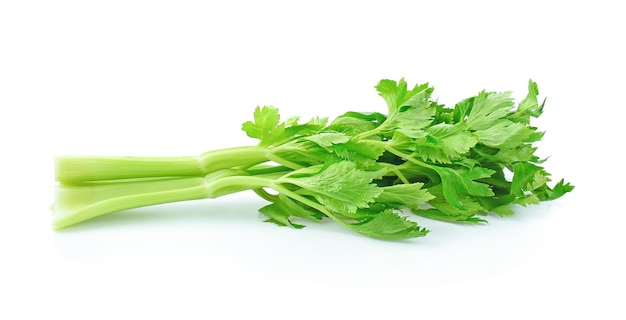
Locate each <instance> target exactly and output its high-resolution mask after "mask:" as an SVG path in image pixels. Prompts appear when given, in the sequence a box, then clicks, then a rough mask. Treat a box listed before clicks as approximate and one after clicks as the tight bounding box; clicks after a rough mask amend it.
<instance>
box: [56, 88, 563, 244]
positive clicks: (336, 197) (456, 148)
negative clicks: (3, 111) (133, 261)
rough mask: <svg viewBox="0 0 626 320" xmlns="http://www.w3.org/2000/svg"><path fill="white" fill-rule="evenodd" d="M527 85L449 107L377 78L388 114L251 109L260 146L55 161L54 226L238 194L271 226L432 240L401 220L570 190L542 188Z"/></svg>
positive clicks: (453, 215) (457, 216) (428, 91)
mask: <svg viewBox="0 0 626 320" xmlns="http://www.w3.org/2000/svg"><path fill="white" fill-rule="evenodd" d="M528 88H529V92H528V95H527V96H526V98H524V99H523V100H522V101H521V102H519V103H518V104H517V105H516V104H515V102H514V101H513V99H512V97H511V93H510V92H486V91H482V92H480V93H478V94H477V95H476V96H473V97H470V98H467V99H465V100H463V101H461V102H459V103H457V104H456V105H455V106H454V107H453V108H447V107H445V106H444V105H441V104H439V103H437V101H435V100H433V99H432V98H431V95H432V92H433V88H432V87H430V86H429V85H428V84H421V85H416V86H414V87H413V88H409V87H408V86H407V83H406V82H405V81H404V79H401V80H400V81H392V80H382V81H380V82H379V83H378V85H377V86H376V89H377V90H378V92H379V94H380V96H381V97H382V98H383V99H384V100H385V101H386V104H387V113H386V114H382V113H378V112H373V113H363V112H347V113H345V114H343V115H341V116H339V117H337V118H336V119H334V120H333V121H332V122H329V121H328V119H326V118H315V119H311V120H310V121H308V122H300V121H299V119H298V118H295V117H293V118H288V119H286V120H285V121H281V118H280V115H279V113H278V109H276V108H274V107H271V106H266V107H257V108H256V110H255V112H254V119H253V121H248V122H246V123H244V124H243V130H244V131H245V132H246V133H247V135H248V136H250V137H252V138H255V139H258V141H259V142H258V144H257V145H256V146H247V147H236V148H231V149H222V150H214V151H209V152H206V153H204V154H201V155H199V156H192V157H80V156H58V157H57V158H56V180H57V181H58V185H57V186H56V194H55V204H54V206H53V225H54V227H55V228H57V229H58V228H65V227H68V226H71V225H73V224H76V223H79V222H81V221H85V220H88V219H91V218H94V217H97V216H100V215H103V214H107V213H111V212H116V211H121V210H126V209H131V208H136V207H141V206H148V205H155V204H161V203H167V202H174V201H183V200H193V199H203V198H216V197H220V196H223V195H226V194H230V193H234V192H240V191H244V190H253V191H254V192H255V193H256V194H258V195H259V196H261V197H262V198H264V199H265V200H267V201H268V202H269V204H268V205H266V206H265V207H263V208H261V209H260V210H259V211H260V212H261V213H262V214H264V215H265V216H267V217H268V219H267V221H269V222H272V223H275V224H278V225H281V226H291V227H294V228H302V227H303V225H302V222H300V221H304V220H311V221H319V220H321V219H324V218H330V219H332V220H334V221H336V222H337V223H339V224H341V225H343V226H345V227H346V228H348V229H350V230H353V231H356V232H358V233H360V234H363V235H366V236H369V237H373V238H377V239H386V240H400V239H407V238H414V237H421V236H424V235H426V234H427V233H428V232H429V231H428V230H426V229H425V228H422V227H420V226H419V225H418V224H417V222H415V221H414V220H412V219H408V217H407V215H406V214H405V213H406V212H412V213H413V214H415V215H417V216H421V217H426V218H430V219H437V220H442V221H450V222H465V223H481V222H485V220H484V216H485V215H487V214H488V213H490V212H493V213H496V214H498V215H500V216H506V215H511V214H513V210H512V209H511V206H512V205H515V204H518V205H523V206H526V205H529V204H537V203H539V202H540V201H543V200H551V199H556V198H558V197H560V196H562V195H564V194H565V193H567V192H569V191H571V190H572V189H573V186H571V185H570V184H569V183H565V181H564V180H560V181H559V182H558V183H556V184H555V185H554V186H553V187H550V186H548V183H549V182H550V174H549V173H548V172H546V171H545V170H544V169H543V168H542V166H541V164H542V162H543V161H545V160H542V159H540V158H538V157H537V156H536V155H535V151H536V147H533V145H532V143H533V142H536V141H539V140H540V139H541V138H542V136H543V132H540V131H537V128H536V127H533V126H531V125H530V119H531V118H534V117H538V116H540V115H541V113H542V110H543V107H544V103H542V104H539V103H538V100H537V94H538V89H537V84H536V83H534V82H533V81H530V82H529V86H528ZM509 176H512V178H510V179H509V178H508V177H509Z"/></svg>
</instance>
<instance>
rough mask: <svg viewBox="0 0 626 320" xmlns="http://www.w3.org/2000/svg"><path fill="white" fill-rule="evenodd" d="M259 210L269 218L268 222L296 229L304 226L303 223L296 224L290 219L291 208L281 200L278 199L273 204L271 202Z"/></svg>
mask: <svg viewBox="0 0 626 320" xmlns="http://www.w3.org/2000/svg"><path fill="white" fill-rule="evenodd" d="M259 212H261V213H262V214H264V215H266V216H267V217H268V218H269V219H268V220H265V221H266V222H271V223H274V224H277V225H279V226H291V227H294V228H296V229H301V228H304V226H303V225H301V224H295V223H293V222H291V221H290V220H289V217H290V216H292V214H291V210H290V208H289V207H288V206H286V205H285V204H284V203H283V202H281V201H276V202H274V203H272V204H269V205H267V206H265V207H263V208H261V209H259Z"/></svg>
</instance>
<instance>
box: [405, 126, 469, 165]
mask: <svg viewBox="0 0 626 320" xmlns="http://www.w3.org/2000/svg"><path fill="white" fill-rule="evenodd" d="M464 128H465V126H464V125H463V124H455V125H452V124H447V123H440V124H436V125H434V126H431V127H429V128H428V129H426V133H427V136H425V137H423V138H420V139H417V140H416V141H415V155H417V156H418V157H419V158H421V159H422V160H425V161H431V162H438V163H451V160H454V159H458V158H460V157H461V156H462V155H464V154H465V153H467V152H468V151H469V150H470V149H471V148H472V147H473V146H474V145H476V141H477V140H476V138H475V137H474V136H473V135H472V134H471V133H470V132H469V131H466V130H464Z"/></svg>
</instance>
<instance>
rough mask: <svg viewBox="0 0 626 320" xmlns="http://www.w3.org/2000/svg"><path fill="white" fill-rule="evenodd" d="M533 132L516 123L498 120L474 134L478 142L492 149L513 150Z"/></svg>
mask: <svg viewBox="0 0 626 320" xmlns="http://www.w3.org/2000/svg"><path fill="white" fill-rule="evenodd" d="M534 131H535V130H533V128H530V127H527V126H526V125H524V124H522V123H518V122H513V121H510V120H506V119H500V120H498V121H496V122H495V123H493V124H492V125H491V126H490V127H488V128H486V129H482V130H477V131H476V132H474V134H475V135H476V137H477V138H478V142H480V143H482V144H484V145H486V146H489V147H492V148H515V147H518V146H520V145H523V144H524V142H525V141H526V139H528V137H530V135H531V134H533V132H534Z"/></svg>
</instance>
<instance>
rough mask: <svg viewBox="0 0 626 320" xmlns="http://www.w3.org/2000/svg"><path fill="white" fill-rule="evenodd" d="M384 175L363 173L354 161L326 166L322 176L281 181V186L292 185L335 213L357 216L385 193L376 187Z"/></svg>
mask: <svg viewBox="0 0 626 320" xmlns="http://www.w3.org/2000/svg"><path fill="white" fill-rule="evenodd" d="M381 175H382V172H378V171H364V170H359V169H357V167H356V164H355V163H353V162H350V161H341V162H336V163H333V164H330V165H328V166H325V167H324V168H323V169H322V170H321V171H320V172H318V173H316V174H314V175H311V176H304V177H294V176H292V177H287V178H280V179H278V180H277V181H278V182H279V183H291V184H294V185H296V186H299V187H301V188H303V189H301V190H299V191H298V192H299V193H300V194H303V195H310V196H313V197H314V198H315V199H316V200H317V201H318V202H319V203H321V204H323V205H324V206H326V207H327V208H329V209H330V210H331V211H336V212H339V213H341V212H344V211H345V212H355V211H356V210H357V209H359V208H365V207H367V206H368V205H369V204H370V203H372V202H374V200H375V198H376V197H377V196H378V195H379V194H380V193H381V192H382V190H381V188H379V187H378V186H376V185H375V184H373V183H372V180H373V179H375V178H379V177H380V176H381Z"/></svg>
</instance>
